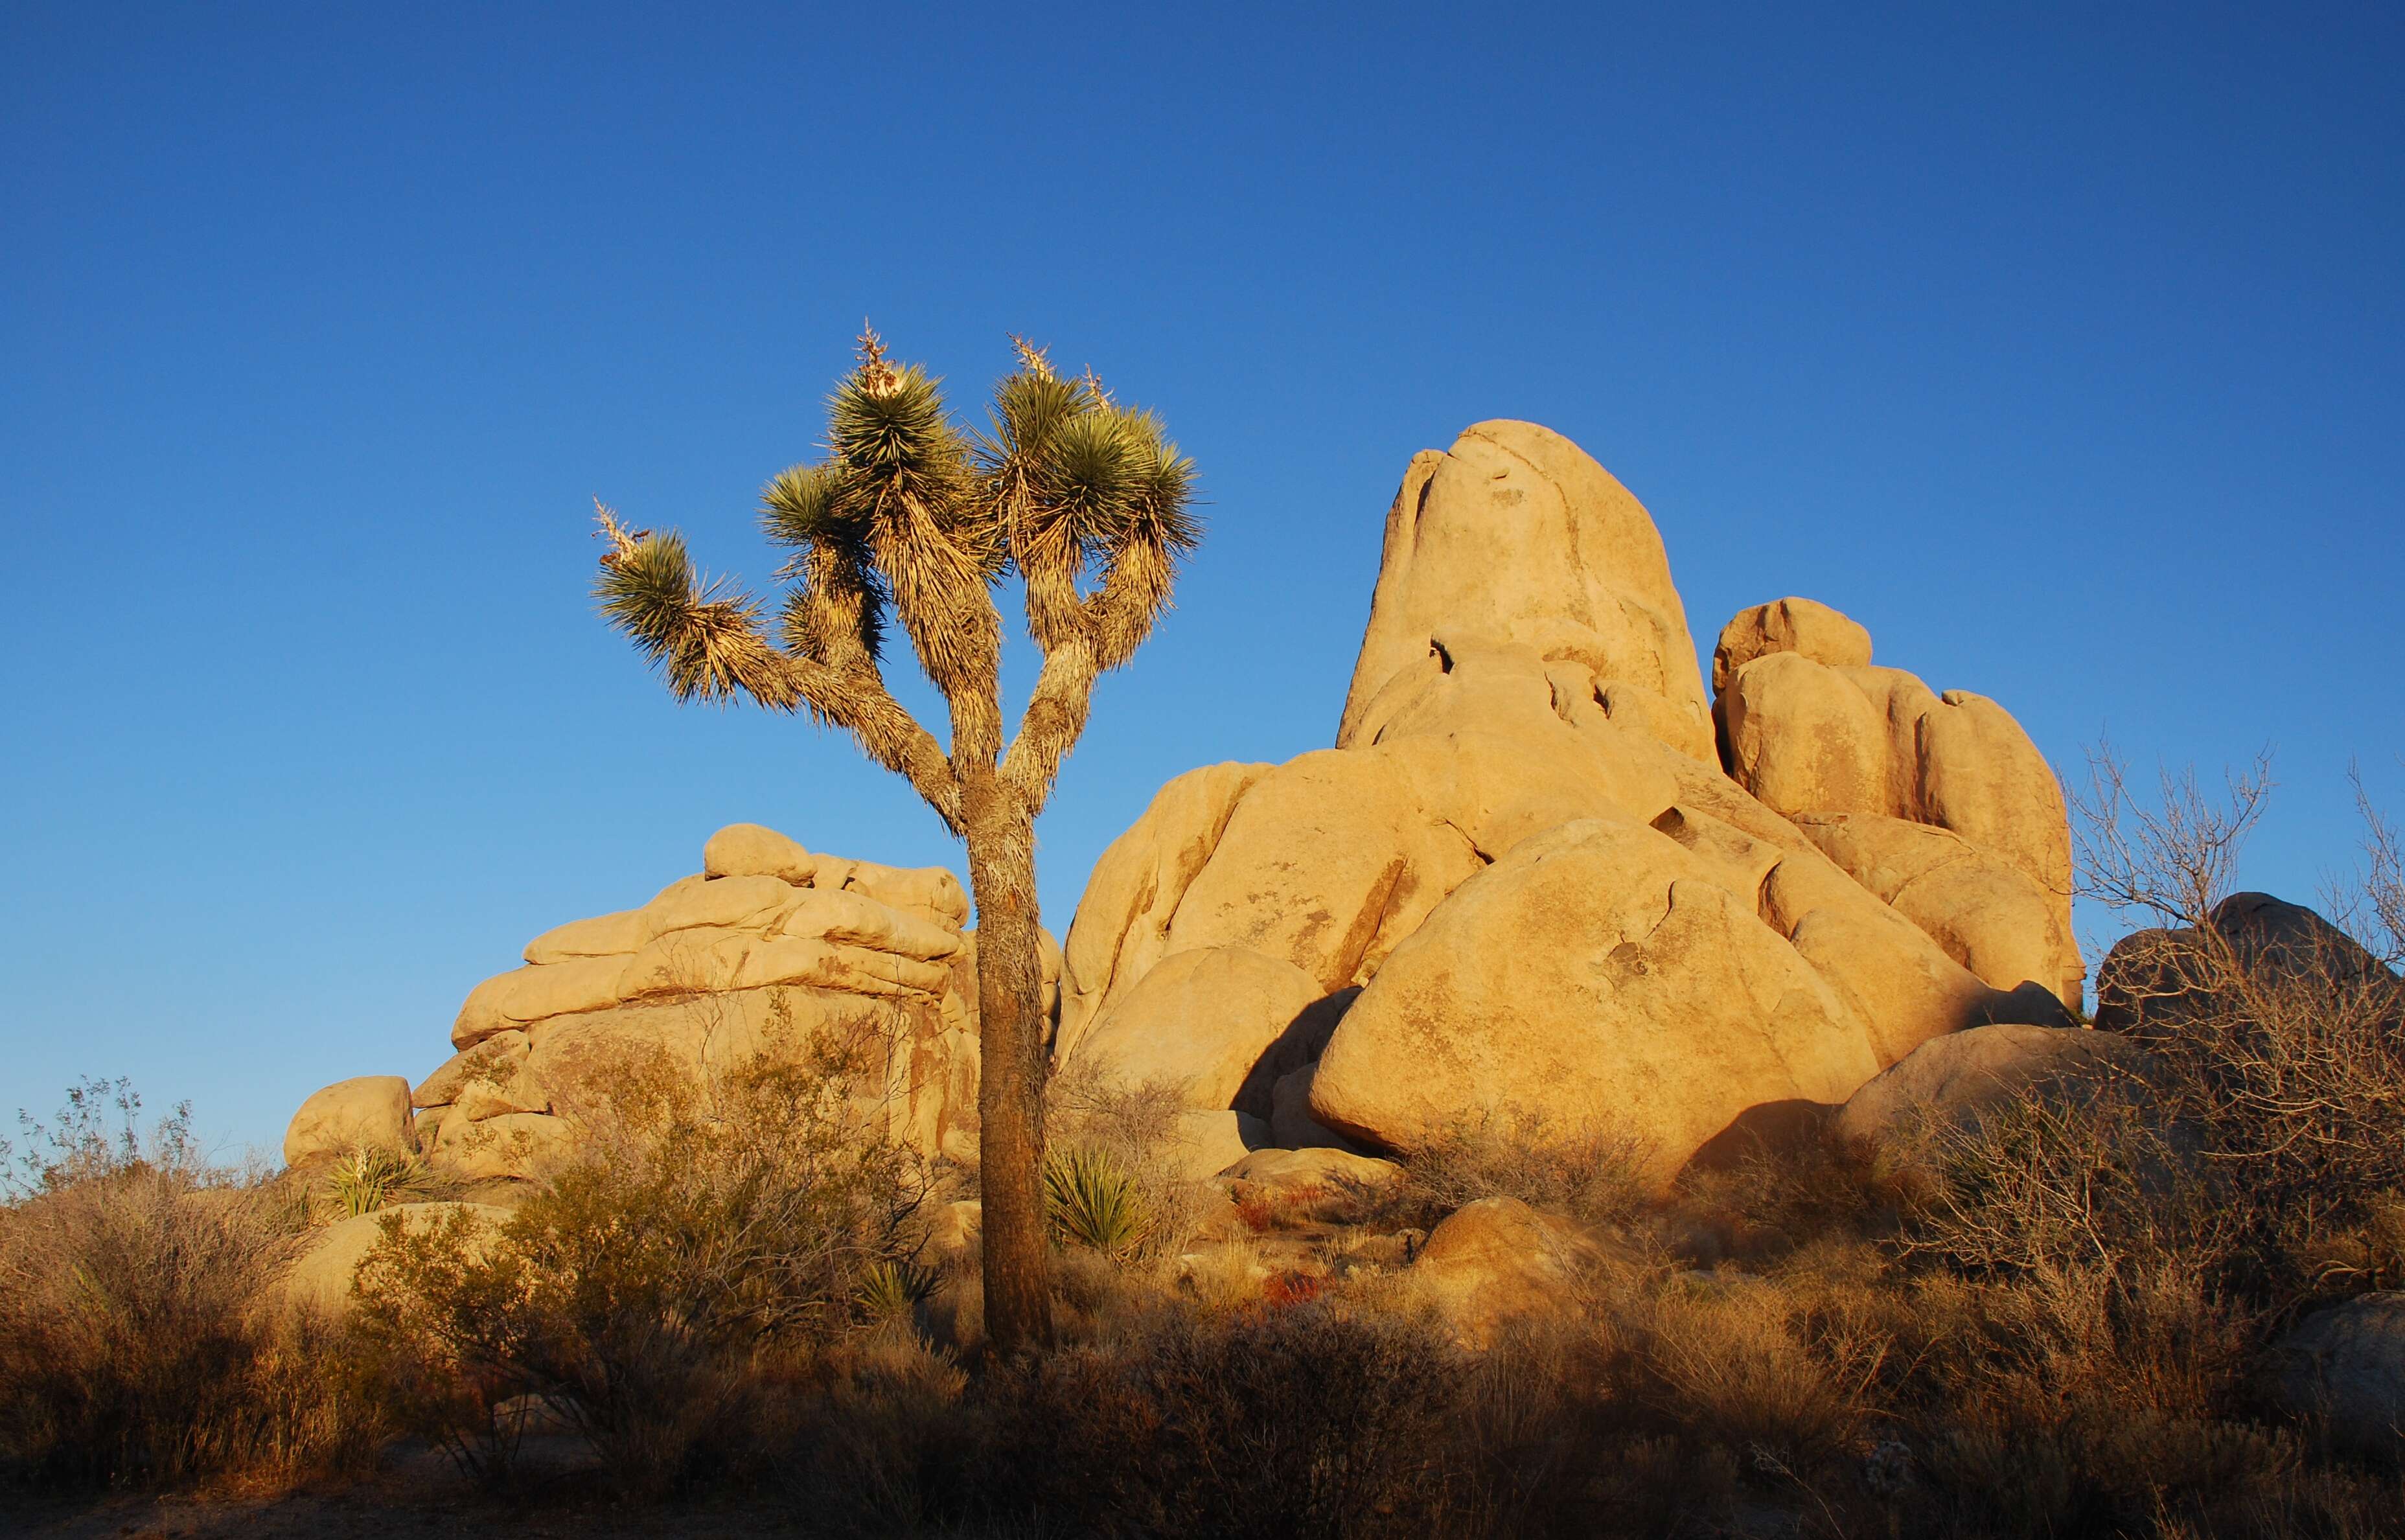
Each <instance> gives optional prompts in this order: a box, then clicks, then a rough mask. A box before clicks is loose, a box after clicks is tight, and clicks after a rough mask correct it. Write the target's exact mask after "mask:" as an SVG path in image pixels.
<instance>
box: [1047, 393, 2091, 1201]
mask: <svg viewBox="0 0 2405 1540" xmlns="http://www.w3.org/2000/svg"><path fill="white" fill-rule="evenodd" d="M1870 657H1871V642H1870V637H1869V636H1868V635H1867V633H1866V632H1864V629H1863V628H1862V627H1861V626H1859V625H1857V624H1855V623H1853V622H1851V621H1849V620H1848V619H1847V618H1846V617H1844V616H1842V615H1840V614H1838V613H1837V612H1836V611H1835V610H1833V609H1828V608H1826V607H1825V606H1822V605H1818V604H1814V603H1812V602H1810V601H1808V600H1802V599H1783V600H1780V601H1778V602H1777V603H1774V604H1768V605H1765V606H1762V607H1759V608H1758V609H1752V610H1749V611H1747V612H1746V613H1744V614H1741V615H1739V616H1737V618H1736V619H1735V620H1733V621H1732V622H1730V623H1729V625H1728V626H1727V627H1726V628H1725V629H1724V630H1723V633H1722V635H1721V638H1720V645H1719V647H1718V649H1717V650H1716V653H1715V658H1714V667H1713V675H1714V685H1715V689H1716V691H1717V699H1716V700H1708V699H1707V696H1706V693H1705V690H1704V681H1703V677H1702V674H1701V671H1700V669H1699V668H1698V666H1697V664H1696V651H1695V645H1694V642H1693V639H1692V637H1691V636H1690V633H1689V631H1688V629H1687V621H1686V614H1685V609H1684V607H1683V605H1682V604H1681V601H1680V598H1679V595H1678V592H1677V590H1676V588H1675V587H1674V586H1673V585H1672V583H1671V581H1670V573H1669V564H1668V561H1667V556H1666V554H1665V553H1664V550H1663V546H1662V541H1661V538H1660V536H1659V535H1658V533H1657V532H1656V531H1655V529H1654V527H1653V521H1652V519H1651V518H1650V517H1649V516H1648V515H1647V514H1646V512H1645V511H1644V509H1643V508H1642V507H1641V506H1640V505H1639V504H1638V501H1637V499H1636V498H1635V497H1632V496H1630V495H1629V493H1628V492H1627V490H1626V489H1625V488H1624V487H1622V486H1621V485H1620V483H1618V482H1616V481H1614V480H1613V479H1612V478H1611V477H1610V475H1609V474H1608V473H1607V472H1606V471H1605V470H1604V469H1602V467H1600V466H1598V465H1596V463H1595V462H1594V461H1593V460H1592V459H1590V458H1588V457H1587V456H1586V455H1584V454H1583V453H1582V451H1580V450H1579V449H1578V447H1577V446H1576V445H1574V444H1572V443H1570V442H1569V441H1568V440H1566V439H1563V438H1562V437H1560V436H1559V435H1557V434H1554V433H1553V432H1551V431H1549V430H1547V429H1545V428H1542V427H1536V426H1534V425H1531V424H1527V423H1515V422H1489V423H1482V424H1479V425H1477V426H1476V427H1471V428H1470V429H1469V430H1468V431H1466V432H1465V433H1463V434H1462V435H1461V437H1460V438H1459V439H1458V440H1457V441H1456V442H1455V444H1454V445H1453V447H1452V449H1451V450H1450V451H1449V452H1446V453H1443V454H1437V453H1434V452H1424V453H1423V454H1421V455H1418V456H1416V457H1415V458H1414V459H1413V462H1412V465H1411V467H1410V469H1409V470H1408V471H1407V472H1406V473H1405V475H1404V478H1403V484H1402V487H1401V490H1400V492H1399V494H1398V496H1397V497H1396V500H1395V503H1394V505H1393V508H1392V511H1390V512H1389V513H1388V515H1387V521H1386V533H1385V556H1384V561H1383V565H1382V567H1381V570H1380V573H1379V578H1378V583H1377V589H1376V593H1375V595H1374V598H1373V600H1372V604H1371V618H1370V623H1369V628H1368V632H1367V634H1366V636H1365V637H1364V639H1363V642H1362V648H1361V654H1360V659H1359V662H1358V664H1357V666H1356V669H1355V672H1354V678H1353V682H1352V688H1351V690H1350V692H1349V693H1348V696H1347V698H1346V701H1345V706H1344V710H1343V718H1342V721H1341V723H1340V725H1339V728H1338V732H1337V737H1336V747H1335V748H1333V749H1327V750H1321V751H1318V752H1315V753H1309V754H1305V755H1303V756H1302V757H1301V758H1300V759H1297V760H1293V761H1290V762H1289V763H1286V764H1284V765H1278V766H1270V765H1260V764H1221V765H1213V766H1209V767H1207V768H1204V769H1201V770H1196V771H1192V772H1189V773H1188V774H1187V775H1185V776H1182V777H1178V778H1177V779H1175V780H1174V781H1172V782H1171V783H1170V784H1169V785H1168V786H1167V787H1165V788H1163V789H1162V791H1160V794H1159V796H1157V797H1156V798H1155V799H1154V801H1153V803H1152V805H1151V806H1150V807H1149V808H1148V809H1146V812H1145V814H1144V815H1143V817H1142V818H1140V819H1138V820H1137V821H1136V823H1135V825H1134V826H1133V827H1132V829H1130V830H1129V831H1128V832H1127V833H1125V834H1123V835H1122V836H1121V837H1120V838H1119V839H1118V841H1117V842H1116V843H1115V844H1113V845H1112V846H1111V847H1110V848H1109V849H1108V850H1107V851H1106V852H1105V853H1104V857H1103V859H1102V860H1101V861H1100V862H1099V863H1098V864H1097V866H1096V868H1095V871H1094V874H1093V876H1092V878H1091V880H1090V883H1089V884H1088V887H1087V889H1086V893H1085V897H1084V900H1083V902H1082V903H1080V904H1079V906H1078V909H1077V914H1076V919H1075V922H1074V923H1073V925H1072V927H1071V929H1070V932H1069V939H1068V943H1067V947H1066V960H1065V964H1064V969H1065V971H1064V977H1063V985H1062V991H1063V992H1062V1009H1061V1018H1060V1026H1059V1030H1058V1034H1057V1037H1056V1042H1055V1054H1056V1058H1057V1059H1058V1060H1059V1061H1061V1062H1064V1063H1066V1062H1072V1061H1076V1060H1079V1059H1084V1058H1093V1059H1097V1060H1101V1059H1105V1058H1110V1059H1116V1060H1118V1063H1119V1065H1120V1067H1121V1069H1122V1070H1123V1071H1132V1072H1140V1073H1144V1074H1159V1073H1171V1074H1181V1073H1182V1074H1183V1075H1185V1077H1186V1078H1187V1080H1188V1086H1189V1090H1190V1094H1191V1096H1192V1097H1193V1098H1194V1099H1195V1104H1196V1105H1198V1106H1206V1107H1215V1108H1232V1109H1233V1110H1235V1111H1237V1112H1240V1113H1247V1114H1249V1115H1251V1116H1256V1117H1263V1118H1269V1119H1272V1120H1273V1122H1272V1127H1273V1129H1275V1128H1278V1127H1284V1128H1286V1129H1287V1130H1291V1131H1292V1132H1293V1133H1294V1134H1296V1135H1297V1136H1298V1137H1301V1138H1311V1137H1325V1138H1328V1139H1329V1140H1331V1141H1332V1140H1338V1139H1341V1140H1343V1141H1352V1142H1354V1143H1357V1144H1358V1145H1360V1146H1362V1147H1365V1148H1371V1149H1377V1150H1383V1151H1387V1152H1393V1153H1404V1154H1408V1153H1411V1152H1412V1151H1413V1150H1415V1149H1417V1148H1419V1147H1421V1146H1423V1145H1425V1144H1427V1143H1428V1142H1430V1141H1434V1140H1437V1139H1439V1138H1441V1137H1442V1136H1443V1135H1445V1133H1446V1132H1447V1131H1448V1130H1449V1129H1452V1128H1455V1127H1459V1126H1461V1125H1463V1124H1465V1123H1474V1122H1477V1121H1479V1120H1481V1119H1485V1118H1492V1117H1495V1116H1498V1115H1503V1116H1507V1117H1511V1118H1513V1119H1519V1120H1534V1121H1535V1122H1536V1123H1537V1124H1539V1125H1540V1126H1542V1125H1547V1124H1550V1125H1552V1126H1554V1127H1559V1128H1561V1129H1563V1130H1564V1131H1565V1132H1569V1131H1572V1130H1585V1129H1590V1128H1593V1127H1596V1126H1597V1125H1598V1124H1602V1125H1609V1126H1611V1127H1616V1128H1618V1129H1620V1130H1622V1131H1624V1132H1625V1133H1627V1134H1629V1135H1632V1136H1635V1137H1637V1138H1638V1139H1640V1140H1642V1141H1644V1142H1645V1143H1646V1144H1647V1145H1649V1146H1650V1147H1651V1149H1652V1150H1653V1162H1654V1165H1655V1167H1656V1169H1658V1170H1659V1171H1660V1172H1661V1173H1663V1174H1665V1175H1667V1174H1668V1173H1670V1172H1672V1171H1675V1170H1676V1169H1678V1168H1679V1167H1680V1166H1681V1165H1682V1164H1683V1163H1684V1162H1685V1161H1686V1160H1687V1159H1688V1158H1689V1156H1690V1155H1693V1153H1694V1152H1695V1151H1696V1150H1697V1149H1698V1148H1699V1147H1701V1146H1702V1145H1704V1144H1705V1143H1706V1142H1707V1141H1709V1140H1711V1139H1712V1138H1713V1137H1714V1136H1715V1135H1716V1134H1719V1133H1721V1132H1723V1130H1725V1129H1727V1128H1728V1127H1730V1126H1731V1125H1732V1124H1733V1123H1734V1122H1735V1121H1736V1120H1737V1119H1738V1118H1739V1117H1740V1116H1741V1115H1743V1114H1746V1113H1749V1112H1751V1111H1752V1110H1754V1109H1758V1108H1761V1107H1763V1106H1764V1105H1765V1104H1777V1103H1783V1102H1797V1101H1801V1102H1811V1103H1818V1104H1822V1105H1829V1104H1835V1103H1839V1102H1842V1101H1844V1100H1845V1099H1847V1098H1848V1097H1849V1096H1850V1095H1851V1094H1852V1093H1853V1092H1854V1091H1855V1090H1856V1089H1857V1088H1858V1087H1860V1086H1861V1085H1864V1083H1865V1082H1867V1081H1869V1080H1870V1079H1871V1078H1872V1077H1873V1076H1875V1075H1877V1074H1878V1072H1879V1071H1881V1070H1883V1069H1885V1068H1886V1067H1887V1066H1889V1065H1892V1064H1894V1063H1895V1062H1897V1061H1898V1060H1900V1059H1902V1058H1904V1057H1906V1055H1908V1054H1910V1053H1911V1052H1912V1050H1913V1049H1914V1048H1916V1047H1918V1046H1919V1045H1920V1043H1924V1042H1927V1041H1929V1040H1930V1039H1932V1038H1934V1037H1937V1036H1939V1035H1940V1034H1944V1033H1949V1032H1954V1031H1958V1030H1961V1029H1964V1028H1970V1027H1976V1026H1980V1025H1984V1024H1987V1023H1990V1022H2019V1023H2028V1024H2034V1025H2040V1026H2057V1027H2062V1026H2068V1025H2069V1016H2068V1015H2067V1013H2066V1012H2065V1010H2064V1007H2063V1005H2062V1003H2061V1002H2062V1001H2063V1000H2065V999H2071V1000H2074V1001H2075V1000H2076V999H2077V990H2078V988H2079V984H2080V980H2081V977H2082V966H2081V962H2080V959H2079V955H2078V952H2077V950H2076V948H2075V946H2074V945H2073V943H2072V941H2071V936H2070V925H2069V899H2070V881H2069V840H2068V834H2067V831H2066V825H2065V819H2064V815H2063V805H2062V801H2061V797H2060V793H2059V791H2057V789H2056V786H2055V783H2054V780H2053V777H2052V775H2051V773H2050V772H2049V771H2048V770H2047V768H2046V762H2045V760H2044V759H2043V757H2042V756H2040V755H2039V754H2038V752H2037V750H2036V749H2035V748H2034V747H2033V746H2032V744H2031V743H2030V742H2029V740H2028V738H2027V736H2026V735H2023V734H2022V733H2021V731H2020V729H2019V728H2018V726H2017V725H2016V724H2015V723H2014V722H2013V721H2012V719H2011V718H2010V717H2009V716H2008V715H2006V714H2005V712H2004V710H2003V708H2002V707H1998V706H1996V705H1995V704H1994V703H1993V702H1990V701H1988V700H1986V699H1984V698H1982V697H1979V696H1976V695H1971V694H1967V693H1960V692H1955V693H1948V694H1945V695H1942V696H1941V695H1939V694H1937V693H1934V692H1932V691H1931V690H1930V689H1929V688H1928V687H1927V686H1926V685H1924V684H1923V683H1922V682H1921V681H1920V680H1919V679H1915V678H1914V677H1913V676H1912V675H1910V674H1907V673H1905V672H1903V671H1902V670H1899V669H1893V668H1883V667H1875V666H1873V665H1871V662H1870ZM1248 1056H1249V1058H1248ZM1281 1113H1283V1115H1281ZM1311 1130H1317V1134H1316V1136H1315V1135H1314V1134H1313V1133H1312V1132H1311Z"/></svg>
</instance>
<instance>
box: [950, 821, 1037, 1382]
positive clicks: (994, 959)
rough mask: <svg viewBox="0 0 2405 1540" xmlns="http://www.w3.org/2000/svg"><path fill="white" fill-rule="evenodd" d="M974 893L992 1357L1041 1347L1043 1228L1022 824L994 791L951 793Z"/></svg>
mask: <svg viewBox="0 0 2405 1540" xmlns="http://www.w3.org/2000/svg"><path fill="white" fill-rule="evenodd" d="M962 791H963V795H962V799H961V800H962V814H963V823H965V824H966V826H967V828H966V833H967V836H968V854H969V887H970V889H971V890H972V891H973V892H974V893H975V894H976V896H977V1039H978V1050H979V1051H978V1059H979V1064H978V1071H977V1123H978V1132H977V1164H978V1169H979V1190H980V1192H981V1194H982V1196H983V1199H984V1205H985V1206H984V1215H983V1228H984V1235H985V1239H984V1252H985V1330H986V1337H987V1338H988V1340H990V1341H992V1343H993V1344H994V1346H995V1347H996V1349H997V1350H999V1351H1013V1350H1015V1349H1019V1348H1039V1349H1040V1348H1048V1347H1050V1346H1051V1345H1052V1312H1051V1302H1050V1298H1049V1295H1050V1281H1051V1260H1050V1254H1049V1252H1048V1245H1049V1241H1048V1237H1047V1236H1046V1233H1045V1224H1044V1180H1043V1174H1042V1173H1043V1169H1044V1069H1045V1066H1044V1010H1043V999H1044V980H1043V959H1042V956H1041V953H1040V950H1039V946H1040V944H1039V943H1038V941H1037V939H1036V906H1035V851H1034V834H1033V832H1032V829H1031V823H1030V820H1029V819H1028V817H1027V814H1026V811H1025V809H1024V808H1023V807H1021V806H1020V805H1019V799H1018V798H1017V797H1015V796H1013V795H1012V794H1011V792H1010V791H1009V789H1008V788H1006V787H1002V786H997V785H994V784H993V783H992V782H991V781H988V782H987V783H986V784H984V785H982V786H977V785H974V784H972V785H970V786H964V787H963V788H962Z"/></svg>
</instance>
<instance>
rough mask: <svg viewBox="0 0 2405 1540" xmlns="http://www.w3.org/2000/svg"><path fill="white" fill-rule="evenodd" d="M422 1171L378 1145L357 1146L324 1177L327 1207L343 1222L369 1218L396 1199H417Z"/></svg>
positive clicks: (416, 1164)
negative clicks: (367, 1215) (360, 1217)
mask: <svg viewBox="0 0 2405 1540" xmlns="http://www.w3.org/2000/svg"><path fill="white" fill-rule="evenodd" d="M426 1185H427V1183H426V1168H425V1167H424V1166H423V1165H421V1164H420V1163H419V1162H417V1161H416V1160H414V1159H412V1158H411V1157H410V1156H408V1155H402V1154H401V1153H400V1152H398V1151H395V1150H387V1149H385V1148H383V1147H381V1146H379V1145H373V1144H361V1145H359V1146H357V1147H355V1148H354V1149H353V1150H352V1151H351V1153H350V1154H349V1155H345V1156H344V1157H343V1158H342V1159H340V1160H338V1161H336V1162H335V1163H334V1169H332V1170H331V1171H329V1172H327V1173H326V1203H327V1206H328V1207H329V1208H331V1209H332V1210H333V1211H334V1212H335V1213H337V1214H340V1215H341V1216H342V1217H343V1218H345V1219H352V1218H356V1217H357V1216H359V1215H360V1214H372V1213H373V1212H375V1211H377V1210H379V1209H381V1208H383V1207H384V1206H385V1205H386V1204H387V1203H390V1202H393V1201H394V1200H396V1199H399V1198H406V1197H418V1196H421V1195H422V1194H423V1193H424V1192H425V1190H426Z"/></svg>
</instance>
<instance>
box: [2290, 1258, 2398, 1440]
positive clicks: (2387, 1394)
mask: <svg viewBox="0 0 2405 1540" xmlns="http://www.w3.org/2000/svg"><path fill="white" fill-rule="evenodd" d="M2274 1358H2275V1360H2276V1361H2277V1364H2278V1371H2277V1376H2276V1379H2275V1381H2274V1386H2273V1389H2274V1391H2275V1393H2277V1395H2278V1398H2279V1400H2280V1402H2281V1403H2282V1405H2283V1406H2284V1407H2285V1408H2286V1409H2287V1410H2288V1411H2290V1412H2293V1413H2295V1414H2296V1415H2298V1416H2300V1417H2314V1418H2318V1419H2321V1420H2323V1421H2324V1422H2325V1423H2326V1425H2327V1426H2328V1429H2329V1436H2330V1439H2331V1441H2332V1442H2333V1443H2335V1444H2337V1445H2338V1446H2340V1447H2341V1448H2342V1449H2347V1450H2349V1451H2350V1452H2352V1453H2354V1454H2356V1455H2358V1456H2362V1457H2365V1458H2369V1459H2373V1460H2394V1459H2395V1458H2396V1457H2397V1456H2398V1453H2399V1452H2400V1451H2405V1294H2399V1293H2397V1292H2394V1291H2385V1292H2381V1293H2374V1294H2367V1295H2357V1296H2356V1298H2353V1299H2349V1300H2345V1301H2343V1302H2342V1303H2340V1304H2337V1305H2332V1306H2330V1307H2328V1309H2321V1310H2316V1311H2314V1313H2313V1314H2311V1315H2309V1316H2307V1317H2305V1318H2304V1319H2303V1320H2302V1321H2300V1322H2299V1323H2297V1324H2296V1326H2295V1327H2294V1328H2293V1329H2292V1330H2291V1331H2290V1332H2289V1333H2288V1334H2287V1336H2286V1337H2284V1338H2282V1339H2281V1342H2280V1344H2279V1346H2278V1349H2277V1351H2276V1352H2275V1354H2274Z"/></svg>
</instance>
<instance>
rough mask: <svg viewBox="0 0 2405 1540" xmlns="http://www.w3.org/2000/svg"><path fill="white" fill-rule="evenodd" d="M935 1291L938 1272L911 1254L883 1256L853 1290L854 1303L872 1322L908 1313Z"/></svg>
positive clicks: (870, 1267)
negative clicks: (914, 1260) (915, 1259)
mask: <svg viewBox="0 0 2405 1540" xmlns="http://www.w3.org/2000/svg"><path fill="white" fill-rule="evenodd" d="M934 1293H935V1273H934V1271H933V1270H932V1269H930V1268H926V1267H921V1266H919V1264H917V1263H916V1262H913V1261H910V1260H909V1259H908V1258H907V1257H898V1256H889V1257H880V1258H879V1259H878V1260H877V1261H875V1262H872V1263H870V1264H869V1265H868V1269H867V1271H865V1272H864V1273H862V1274H861V1275H860V1284H859V1286H858V1287H857V1288H855V1289H853V1290H852V1291H851V1298H852V1303H854V1304H855V1305H858V1306H859V1307H860V1313H861V1314H862V1315H864V1316H866V1317H867V1318H868V1319H869V1320H871V1321H891V1320H893V1319H894V1318H895V1317H897V1316H903V1315H907V1314H909V1313H910V1309H911V1308H912V1307H913V1306H915V1305H917V1304H918V1303H919V1301H921V1300H922V1299H924V1298H926V1297H927V1296H928V1295H931V1294H934Z"/></svg>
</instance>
